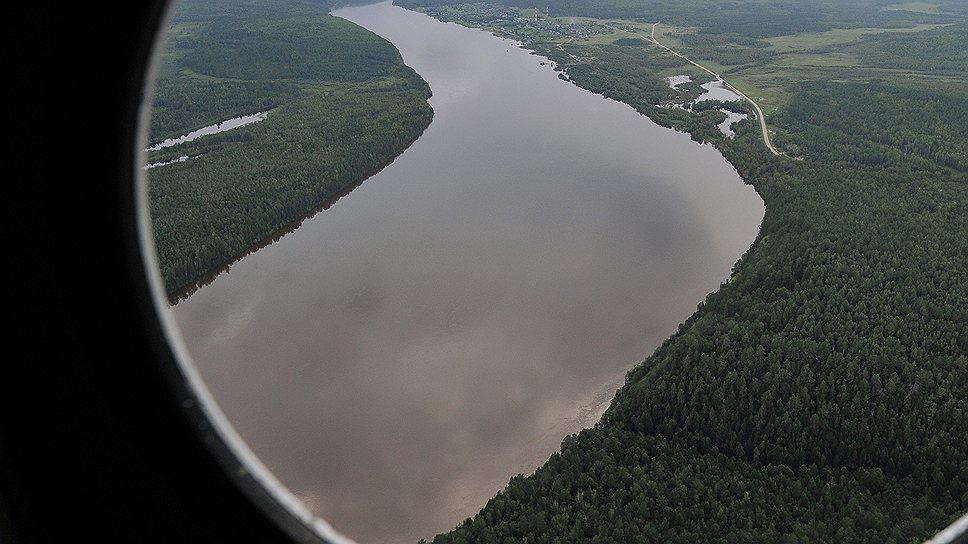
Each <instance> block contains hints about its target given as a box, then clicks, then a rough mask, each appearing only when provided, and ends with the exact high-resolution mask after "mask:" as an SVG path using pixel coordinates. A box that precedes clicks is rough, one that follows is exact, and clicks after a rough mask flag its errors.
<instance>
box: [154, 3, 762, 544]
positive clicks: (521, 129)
mask: <svg viewBox="0 0 968 544" xmlns="http://www.w3.org/2000/svg"><path fill="white" fill-rule="evenodd" d="M337 14H340V15H344V16H346V17H348V18H350V19H353V20H355V21H358V22H360V23H363V25H364V26H367V27H368V28H371V29H372V30H374V31H376V32H377V33H378V34H381V35H384V36H385V37H387V38H389V39H390V40H391V41H392V42H393V43H394V44H396V45H397V46H398V47H399V48H400V49H401V51H402V54H403V56H404V59H405V60H406V61H407V62H408V63H410V64H411V65H412V66H413V67H414V68H415V69H416V70H417V71H418V73H420V74H421V75H422V76H423V77H425V78H426V79H427V80H428V82H429V83H430V85H431V88H432V89H434V93H435V97H436V96H438V90H439V89H440V93H439V96H440V98H441V102H440V104H441V105H443V104H445V103H446V104H448V105H447V106H446V107H438V106H437V105H435V106H434V107H435V118H434V121H433V123H431V125H430V127H428V129H427V131H426V132H425V133H424V135H423V136H421V138H420V139H419V140H418V141H417V142H415V143H414V144H413V145H412V146H411V147H410V148H409V149H408V150H407V151H406V152H405V153H404V154H403V155H401V156H400V157H399V158H398V159H397V160H396V161H395V162H394V163H393V164H392V165H390V166H389V167H388V168H387V169H386V170H384V171H383V172H381V173H380V174H377V175H376V176H374V177H372V178H370V179H368V180H367V181H366V182H365V183H364V184H363V185H362V186H361V187H360V188H359V189H357V190H355V191H353V192H352V193H351V194H349V195H348V196H346V197H344V198H343V199H342V200H340V202H339V203H338V204H337V205H335V206H333V207H332V208H331V209H328V210H326V211H325V212H322V213H320V214H319V215H317V216H315V217H314V218H312V219H310V220H307V221H306V222H305V223H304V224H303V226H302V227H301V228H299V229H298V230H296V231H295V232H293V233H292V234H290V235H287V236H286V237H285V238H283V239H282V240H281V241H280V242H278V243H276V244H272V245H270V246H268V247H266V248H264V249H262V250H260V251H259V252H257V253H254V254H252V255H250V256H248V257H246V258H245V259H243V260H242V261H240V262H239V263H237V264H236V265H235V266H234V267H233V269H232V273H231V274H227V275H222V276H220V277H219V278H218V279H217V280H216V281H215V282H213V283H212V284H210V285H207V286H206V287H204V288H202V289H201V290H199V291H198V292H197V293H195V294H194V295H192V297H191V298H189V299H188V300H185V301H184V302H182V303H180V304H179V305H178V306H176V307H175V308H173V310H172V311H174V312H175V314H176V317H177V320H178V322H179V325H180V326H181V327H182V329H183V330H184V331H185V332H184V334H185V337H186V344H187V345H188V347H189V350H190V351H191V352H192V355H193V356H194V358H195V360H196V361H197V363H198V366H199V367H200V371H201V373H202V375H203V377H204V379H205V380H206V382H207V383H208V385H209V387H210V388H211V390H212V392H213V394H214V395H215V397H216V398H217V399H218V402H219V404H220V406H221V407H222V408H223V410H224V411H225V412H226V414H227V415H228V417H229V418H230V419H231V420H232V422H233V425H235V427H236V428H237V429H238V430H239V433H240V434H241V435H242V436H243V437H244V438H245V439H246V441H247V442H248V443H249V445H250V446H251V447H252V449H253V450H254V451H255V452H256V454H257V455H259V456H260V458H262V459H263V461H264V462H265V463H266V464H267V465H269V466H271V467H272V470H273V472H274V474H275V475H276V476H277V477H278V478H279V479H280V480H281V481H283V482H284V483H286V484H287V485H289V486H290V487H291V488H292V489H295V490H299V494H300V497H304V500H306V501H309V502H312V504H313V505H314V507H313V508H318V511H319V513H320V514H321V515H322V516H323V517H325V518H326V519H327V520H329V521H330V522H332V523H333V525H334V526H335V527H336V528H337V529H342V530H343V531H344V532H346V533H347V534H349V535H350V536H352V537H354V538H357V539H359V540H360V541H361V542H414V541H416V540H417V539H419V538H425V537H430V536H432V535H433V534H435V533H437V532H440V531H444V530H447V529H449V528H451V527H453V526H454V525H455V524H456V523H458V522H459V521H461V520H462V519H463V518H464V517H466V516H469V515H472V514H473V513H474V512H476V511H477V510H478V509H479V508H480V507H481V506H483V504H484V502H485V501H486V500H487V499H488V498H490V497H491V496H493V494H494V493H495V492H496V491H498V490H499V489H501V488H503V487H504V485H505V484H506V483H507V480H508V478H509V477H511V476H513V475H514V474H516V473H518V472H523V473H528V472H531V471H532V470H533V469H534V468H535V467H536V466H538V464H540V463H541V462H543V461H544V460H545V459H547V457H548V456H549V455H550V454H551V452H553V451H555V450H556V449H557V448H558V447H559V444H560V442H561V439H562V438H563V437H564V436H565V435H566V434H570V433H574V432H576V431H578V430H579V429H580V428H581V427H582V426H585V425H590V424H591V423H593V422H594V421H595V420H597V418H598V417H599V416H600V414H601V412H602V411H603V410H604V409H605V408H606V407H607V405H608V401H610V400H611V397H612V394H613V391H614V389H615V388H616V387H617V386H618V385H619V384H620V383H621V378H622V377H623V376H624V373H625V372H626V370H627V369H628V368H629V367H631V366H632V365H633V364H634V363H635V362H637V361H640V360H642V359H643V358H645V356H646V355H647V354H648V353H649V352H650V351H651V350H652V349H654V348H655V346H657V345H658V344H659V343H660V342H661V341H662V340H664V339H665V337H667V336H668V335H669V334H671V333H672V332H673V331H674V330H675V328H676V326H677V325H678V323H679V322H681V321H682V320H683V319H684V318H685V317H687V316H688V315H689V314H690V313H691V312H692V311H693V310H694V309H695V307H696V304H697V303H698V302H699V301H700V300H702V299H703V298H704V296H705V295H706V294H707V293H708V292H710V291H712V290H714V289H716V288H717V287H718V285H719V283H720V281H722V280H723V279H725V278H726V277H728V275H729V271H730V268H731V266H732V264H733V263H734V262H735V260H736V259H737V258H738V257H739V256H740V255H741V254H742V253H743V251H745V250H746V248H747V247H748V246H749V244H750V242H751V241H752V239H753V237H754V236H755V234H756V232H757V228H758V225H759V219H760V217H762V210H763V207H762V203H761V202H760V201H759V199H758V198H757V197H756V195H755V193H754V192H753V190H752V188H750V187H748V186H746V185H744V184H743V183H742V182H741V180H740V179H739V177H738V175H737V174H736V172H735V170H733V169H732V168H731V167H730V166H729V164H728V163H727V162H726V161H725V160H724V159H723V158H722V156H720V155H719V154H718V153H717V152H716V151H715V150H714V149H712V148H710V147H709V146H700V145H698V144H696V143H694V142H692V141H691V140H690V138H689V136H688V135H685V134H680V133H676V132H673V131H669V130H666V129H662V128H659V127H657V126H656V125H654V124H652V123H651V122H649V121H648V119H646V118H644V117H642V116H640V115H638V114H637V113H636V112H635V111H634V110H633V109H632V108H630V107H628V106H626V105H623V104H618V103H616V102H614V101H611V100H604V99H602V98H601V97H600V96H594V95H592V94H591V93H589V92H588V91H585V90H582V89H578V88H577V87H574V86H573V85H571V84H568V83H565V82H562V81H561V80H559V79H558V78H557V75H556V74H555V73H554V72H553V71H551V70H549V69H548V68H547V66H546V67H541V66H539V65H538V61H539V60H540V59H539V58H536V57H535V56H533V55H529V54H528V53H526V52H524V51H521V50H518V49H514V48H512V49H508V44H507V42H505V41H501V40H498V39H495V38H493V37H492V36H490V35H488V34H486V33H484V32H481V31H478V30H469V29H464V28H462V27H460V26H457V25H443V24H440V23H437V22H435V21H433V20H432V19H430V18H428V17H426V16H424V15H420V14H416V13H413V12H407V11H404V10H402V9H400V8H396V7H391V6H389V5H381V6H368V7H359V8H347V9H343V10H339V11H337ZM509 73H513V74H515V75H514V77H508V76H507V74H509ZM465 78H469V79H466V81H472V82H473V86H474V88H473V90H472V91H473V101H472V102H460V101H452V102H448V100H449V99H448V98H446V97H447V96H448V95H447V92H448V91H446V87H447V85H452V84H456V82H459V81H464V80H465ZM465 98H468V100H469V99H470V98H469V97H465ZM461 100H463V98H461ZM374 512H378V513H379V514H378V515H376V516H374Z"/></svg>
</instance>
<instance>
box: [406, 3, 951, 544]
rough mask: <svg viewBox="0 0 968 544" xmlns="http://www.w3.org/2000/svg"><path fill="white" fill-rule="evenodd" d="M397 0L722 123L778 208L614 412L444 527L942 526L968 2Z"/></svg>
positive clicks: (506, 533) (734, 533) (703, 124)
mask: <svg viewBox="0 0 968 544" xmlns="http://www.w3.org/2000/svg"><path fill="white" fill-rule="evenodd" d="M397 3H398V4H401V5H403V6H405V7H408V8H411V9H418V10H422V11H424V12H426V13H428V14H431V15H433V16H434V17H437V18H439V19H441V20H445V21H455V22H459V23H462V24H465V25H468V26H477V27H481V28H485V29H488V30H490V31H492V32H495V33H496V34H498V35H501V36H504V37H510V38H513V39H516V40H520V41H521V42H522V43H523V44H524V46H525V47H526V48H529V49H531V50H533V51H535V52H536V53H539V54H541V55H544V56H547V57H548V58H550V59H551V60H553V61H554V62H555V63H556V69H557V70H560V72H561V77H562V78H563V79H567V80H570V81H572V82H574V83H575V84H576V85H579V86H581V87H584V88H586V89H589V90H591V91H593V92H596V93H600V94H603V95H604V96H607V97H611V98H614V99H616V100H619V101H622V102H626V103H628V104H630V105H632V106H633V107H635V108H636V109H637V110H638V111H639V112H641V113H642V114H644V115H647V116H649V117H650V118H651V119H653V120H654V121H655V122H657V123H659V124H662V125H664V126H668V127H671V128H675V129H677V130H682V131H686V132H689V133H690V134H692V136H693V138H694V139H695V140H697V141H701V142H707V143H709V144H711V145H715V146H716V147H717V148H718V149H719V150H720V151H721V152H722V153H723V155H724V156H725V157H726V158H727V159H728V160H729V161H730V162H731V163H732V164H733V165H734V166H735V167H736V169H737V170H738V171H739V173H740V174H741V175H742V176H743V178H744V180H745V181H746V182H747V183H750V184H752V185H753V186H754V187H755V188H756V190H757V191H758V193H759V194H760V195H761V196H762V198H763V200H764V201H765V203H766V208H767V211H766V216H765V218H764V220H763V224H762V227H761V230H760V234H759V236H758V237H757V239H756V241H755V242H754V244H753V246H752V247H751V248H750V250H749V251H748V252H747V254H746V255H744V257H743V258H742V259H741V260H740V262H738V263H737V264H736V266H735V268H734V272H733V274H732V276H731V277H730V279H729V280H728V281H727V282H726V283H724V284H723V286H722V287H721V289H719V290H718V291H717V292H715V293H712V294H710V295H709V296H708V297H707V299H706V300H705V301H704V302H703V303H701V304H700V305H699V307H698V309H697V311H696V313H695V314H694V315H693V316H691V317H690V318H689V319H688V320H687V321H686V322H685V323H683V324H682V325H681V326H680V327H679V330H678V332H677V333H676V334H674V335H673V336H672V337H671V338H670V339H668V340H667V341H666V342H665V343H664V344H663V345H662V346H661V347H660V348H659V349H658V350H657V351H656V352H655V353H654V354H653V355H651V356H650V357H649V358H648V359H646V360H645V361H644V362H642V363H641V364H640V365H638V366H636V367H635V368H634V369H633V370H632V371H631V372H630V373H629V374H628V376H627V378H626V383H625V386H624V387H623V388H622V389H621V390H620V391H619V392H618V394H617V395H616V397H615V399H614V400H613V401H612V403H611V406H610V408H609V409H608V411H607V412H606V414H605V416H604V417H603V418H602V420H601V421H600V422H599V423H598V424H596V425H595V426H594V427H593V428H591V429H587V430H585V431H582V432H581V433H579V434H577V435H573V436H569V437H568V438H566V439H565V440H564V441H563V442H562V447H561V451H560V452H559V453H555V454H554V455H552V457H551V458H550V459H549V460H548V462H547V463H546V464H545V465H544V466H543V467H541V468H540V469H538V470H537V472H536V473H534V474H533V475H530V476H527V477H525V476H523V475H522V476H517V477H515V478H512V480H511V481H510V483H509V484H508V486H507V487H506V489H505V490H504V491H502V492H501V493H499V494H498V495H497V496H496V497H495V498H493V499H492V500H491V501H489V502H488V504H487V505H486V506H485V507H484V509H483V510H481V512H480V513H479V514H477V515H476V516H474V517H472V518H470V519H467V520H466V521H465V522H463V523H462V524H460V525H459V526H458V527H457V528H456V530H455V531H453V532H451V533H447V534H442V535H439V536H437V537H436V538H434V542H438V543H445V542H683V543H685V542H704V543H706V542H708V543H714V542H723V543H726V542H764V543H765V542H771V543H773V542H783V543H794V542H799V543H806V542H870V543H883V542H921V541H923V540H925V539H927V538H929V537H931V536H932V535H933V534H934V533H935V532H937V531H938V530H940V529H942V528H943V527H945V526H946V525H948V524H950V523H951V522H953V521H954V520H955V519H957V518H958V517H959V516H960V515H961V514H963V513H964V512H965V511H968V433H966V432H965V429H968V393H966V392H968V162H966V159H968V55H966V48H965V45H964V44H965V42H966V39H968V23H966V19H968V6H965V5H964V4H963V3H958V2H953V1H946V2H926V3H922V2H912V3H904V4H901V3H897V2H891V1H882V0H865V1H862V2H836V1H826V0H813V1H808V2H801V1H793V0H782V1H779V2H769V3H766V2H760V1H758V0H744V1H740V2H723V1H719V0H690V1H688V2H684V3H674V4H673V3H669V2H659V1H652V0H618V1H604V0H574V1H570V0H569V1H561V2H552V3H548V2H535V1H533V0H503V1H497V2H491V3H473V4H471V3H466V4H461V3H454V2H452V1H451V0H442V1H441V0H397ZM657 22H661V24H660V26H658V34H657V37H658V38H659V39H660V40H661V41H662V44H663V45H668V46H671V47H673V48H675V49H676V50H677V51H679V52H681V53H683V54H684V55H686V56H688V57H689V58H691V59H696V60H698V61H699V62H700V63H702V65H703V66H710V67H712V69H713V70H715V72H716V73H718V74H720V75H721V76H722V77H723V78H725V79H726V80H727V81H728V82H729V83H730V84H732V85H734V86H735V87H736V88H737V89H740V90H741V91H742V92H744V93H745V94H746V95H748V96H750V97H751V98H753V99H754V100H756V101H757V103H758V104H759V105H760V106H761V107H762V109H763V110H764V111H765V112H766V115H767V121H768V124H769V130H770V133H771V135H772V138H773V141H774V143H775V144H776V146H777V147H778V148H779V149H780V150H781V155H780V156H776V155H774V154H772V153H771V152H770V151H768V149H767V147H766V146H765V145H764V141H763V138H762V137H761V134H760V131H759V127H758V126H757V122H758V121H757V120H756V119H754V118H752V116H751V118H750V119H747V120H744V121H742V122H740V123H738V124H737V125H736V126H735V129H736V135H735V137H732V138H731V137H728V136H724V135H723V134H722V133H721V132H719V131H718V130H716V127H715V125H716V124H717V123H720V122H722V120H723V117H722V114H720V113H718V112H715V111H711V110H709V109H708V108H703V107H700V108H696V109H695V111H691V110H689V109H684V108H681V107H674V106H675V104H676V103H681V102H682V100H683V99H690V100H691V99H694V98H695V96H697V95H698V90H697V89H696V87H697V84H698V83H702V82H705V81H709V80H711V79H712V77H711V76H710V75H709V74H708V73H705V72H703V71H702V70H699V69H698V68H696V67H695V66H693V65H690V64H689V63H687V62H686V61H685V60H683V59H682V58H679V57H676V56H674V55H672V54H670V53H668V52H667V51H665V50H663V49H661V48H660V47H657V46H656V45H655V44H653V43H651V42H649V41H648V40H647V39H644V38H643V37H647V36H649V32H650V30H651V27H652V25H653V24H654V23H657ZM674 75H690V76H692V83H690V84H689V85H686V86H682V87H679V88H678V89H675V88H673V87H672V86H670V85H669V84H668V81H667V78H668V77H671V76H674ZM683 95H690V96H683ZM748 106H749V105H748V103H742V102H736V103H735V105H734V108H746V109H745V111H747V112H749V111H750V110H749V107H748Z"/></svg>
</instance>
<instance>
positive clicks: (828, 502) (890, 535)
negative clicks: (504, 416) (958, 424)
mask: <svg viewBox="0 0 968 544" xmlns="http://www.w3.org/2000/svg"><path fill="white" fill-rule="evenodd" d="M909 495H910V490H909V489H908V486H907V485H905V483H904V482H901V481H898V480H897V479H895V478H892V477H890V476H887V475H885V474H884V473H883V472H882V471H880V470H878V469H864V470H860V471H856V472H852V471H848V470H843V469H840V470H828V469H818V468H815V467H809V468H808V467H801V468H799V469H797V470H792V469H790V468H789V467H787V466H785V465H764V466H759V467H754V466H752V465H750V464H748V463H744V462H741V461H737V460H735V459H734V458H732V457H731V456H728V455H724V454H722V453H716V452H714V451H712V452H708V453H701V452H700V451H699V449H697V448H694V447H684V446H682V445H680V444H676V443H675V442H674V441H671V440H669V439H666V438H661V437H655V436H646V435H642V434H639V433H634V432H629V431H624V430H621V429H616V428H601V429H586V430H584V431H582V432H581V433H579V434H578V435H577V436H570V437H568V438H566V439H565V441H564V442H563V443H562V447H561V452H560V453H555V454H553V455H552V456H551V459H549V460H548V462H547V463H545V464H544V466H542V467H541V468H539V469H538V471H537V472H536V473H535V474H534V475H533V476H531V477H528V478H524V477H521V476H516V477H514V478H512V479H511V482H510V483H509V485H508V486H507V488H506V489H505V490H504V491H503V492H500V493H498V495H497V497H495V498H493V499H491V500H490V501H489V502H488V504H487V506H486V507H485V509H484V510H483V511H482V512H481V514H479V515H478V516H475V517H474V518H472V519H468V520H466V521H465V522H463V523H462V524H461V525H460V526H459V527H458V528H457V530H456V531H454V532H452V533H448V534H444V535H440V536H438V537H437V538H435V539H434V542H437V543H447V544H450V543H454V544H458V543H459V544H463V543H484V542H528V543H549V544H550V543H555V542H589V543H615V544H619V543H621V544H626V543H641V544H651V543H655V542H664V543H670V544H679V543H682V544H687V543H696V542H702V543H704V544H731V543H735V542H744V543H751V544H752V543H762V544H777V543H781V544H808V543H817V544H821V543H829V542H870V543H884V542H920V541H921V540H920V539H921V538H922V537H923V536H924V535H925V534H926V532H927V530H929V528H931V527H938V526H942V525H944V524H945V523H946V522H947V521H948V519H947V518H946V517H945V516H944V515H943V514H941V513H940V512H939V511H938V509H937V508H935V507H934V505H933V504H932V503H931V502H929V501H926V500H915V501H911V500H910V499H909ZM858 497H862V499H860V500H859V499H858Z"/></svg>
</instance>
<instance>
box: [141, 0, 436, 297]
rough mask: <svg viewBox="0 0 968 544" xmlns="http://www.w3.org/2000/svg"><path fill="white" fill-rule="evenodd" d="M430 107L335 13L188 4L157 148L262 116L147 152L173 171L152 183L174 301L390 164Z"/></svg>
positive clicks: (167, 74) (163, 96) (199, 0)
mask: <svg viewBox="0 0 968 544" xmlns="http://www.w3.org/2000/svg"><path fill="white" fill-rule="evenodd" d="M429 97H430V88H429V86H428V85H427V83H426V82H425V81H424V80H423V79H422V78H421V77H420V76H419V75H417V73H416V72H414V71H413V70H412V69H411V68H409V67H408V66H406V65H405V64H404V63H403V60H402V59H401V57H400V54H399V52H398V51H397V50H396V48H395V47H394V46H393V45H392V44H390V43H389V42H387V41H386V40H384V39H382V38H380V37H379V36H377V35H375V34H373V33H371V32H369V31H367V30H365V29H363V28H360V27H359V26H357V25H354V24H352V23H350V22H348V21H345V20H343V19H340V18H337V17H333V16H331V15H329V14H328V7H327V5H326V3H325V2H311V1H305V2H285V1H282V0H269V1H247V2H231V3H224V2H217V1H215V0H182V1H179V2H177V3H176V4H175V8H174V13H173V15H172V20H171V24H170V28H169V29H168V32H167V34H166V41H165V44H164V50H163V52H162V55H161V58H160V61H159V69H158V78H157V81H156V84H155V88H154V103H153V109H152V115H151V120H150V125H149V127H148V141H149V144H151V145H154V144H156V143H158V142H162V141H163V140H165V139H168V138H177V137H179V136H182V135H184V134H187V133H189V132H191V131H193V130H196V129H198V128H201V127H204V126H208V125H213V124H215V123H220V122H222V121H225V120H228V119H232V118H236V117H239V116H243V115H250V114H255V113H264V114H265V115H264V120H263V121H261V122H258V123H253V124H250V125H246V126H243V127H239V128H235V129H233V130H230V131H226V132H221V133H218V134H211V135H207V136H204V137H201V138H198V139H196V140H193V141H190V142H186V143H182V144H179V145H176V146H171V147H165V148H162V149H158V150H155V151H150V152H148V154H147V162H148V163H149V164H156V163H168V164H164V165H163V166H157V167H153V168H150V169H149V170H148V171H147V178H148V199H149V204H150V211H151V224H152V228H153V232H154V241H155V248H156V250H157V253H158V259H159V266H160V269H161V275H162V278H163V280H164V283H165V289H166V290H167V292H168V294H169V297H170V298H172V299H173V300H176V299H177V297H178V296H185V295H187V294H190V293H191V291H192V290H193V289H194V288H195V287H197V285H198V284H199V283H200V282H204V281H205V280H206V279H207V278H210V277H211V276H212V275H213V274H215V273H217V272H218V271H220V270H221V269H223V268H224V267H226V266H227V265H229V264H231V262H232V261H234V260H235V259H237V258H239V257H240V256H242V255H244V254H245V253H246V252H248V251H251V250H252V249H253V248H256V247H258V246H259V245H260V244H264V243H267V242H268V241H271V239H272V237H274V236H279V235H281V234H282V233H284V232H285V231H286V230H289V229H291V228H293V227H294V226H295V224H298V222H300V221H301V220H302V219H304V218H305V217H306V216H307V215H309V214H312V213H313V212H314V211H316V210H318V209H320V208H321V207H325V206H327V205H328V204H330V203H331V202H332V201H333V200H334V199H335V198H338V197H339V195H340V194H343V193H345V192H347V191H349V190H352V188H354V187H355V186H356V185H358V184H359V183H361V182H362V181H363V180H364V179H365V178H366V177H368V176H370V175H372V174H373V173H375V172H377V171H379V170H380V169H381V168H382V167H383V166H385V165H386V164H388V163H389V162H391V161H392V160H393V159H394V158H395V157H396V156H398V155H399V154H400V153H401V152H403V150H404V149H406V148H407V147H408V146H409V145H410V144H411V143H412V142H413V141H415V140H416V139H417V138H418V137H419V136H420V134H421V133H422V132H423V130H424V129H425V128H426V127H427V125H428V124H429V123H430V121H431V119H432V117H433V110H432V109H431V107H430V105H429V104H428V103H427V99H428V98H429ZM179 158H181V160H180V161H179V160H178V159H179ZM169 161H174V162H170V163H169Z"/></svg>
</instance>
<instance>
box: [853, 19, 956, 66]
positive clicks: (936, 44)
mask: <svg viewBox="0 0 968 544" xmlns="http://www.w3.org/2000/svg"><path fill="white" fill-rule="evenodd" d="M966 44H968V23H962V24H958V25H953V26H949V27H940V28H935V29H932V30H925V31H922V32H912V33H910V34H883V35H878V36H870V37H868V39H867V40H865V43H864V47H862V48H861V51H862V53H861V56H862V58H863V59H864V61H865V62H867V63H869V64H871V65H873V66H879V67H883V68H891V69H901V70H916V71H919V72H933V73H942V74H955V75H964V74H965V73H968V45H966Z"/></svg>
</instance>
